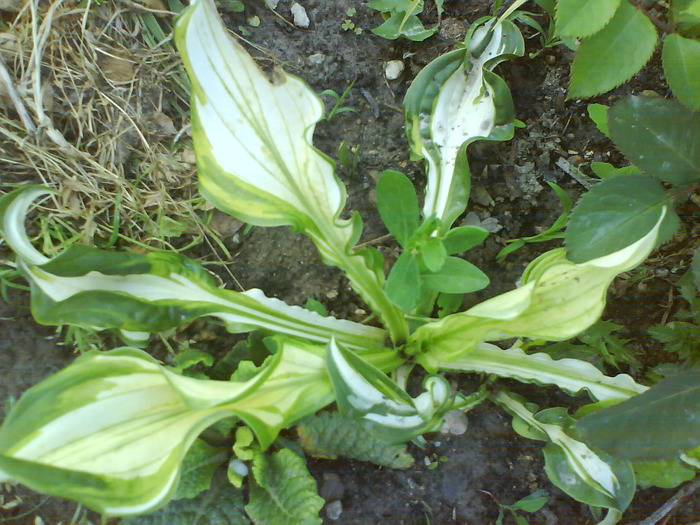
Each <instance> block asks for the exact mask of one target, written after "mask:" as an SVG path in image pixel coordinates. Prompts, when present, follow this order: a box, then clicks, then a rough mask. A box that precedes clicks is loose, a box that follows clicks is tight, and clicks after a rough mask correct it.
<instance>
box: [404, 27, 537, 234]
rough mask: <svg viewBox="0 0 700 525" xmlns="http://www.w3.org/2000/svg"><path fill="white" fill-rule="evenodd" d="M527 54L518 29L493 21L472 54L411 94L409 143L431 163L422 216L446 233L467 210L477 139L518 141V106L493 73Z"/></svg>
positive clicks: (434, 68) (439, 66)
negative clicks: (470, 149)
mask: <svg viewBox="0 0 700 525" xmlns="http://www.w3.org/2000/svg"><path fill="white" fill-rule="evenodd" d="M523 52H524V44H523V38H522V35H521V34H520V31H519V30H518V28H517V27H516V26H515V24H513V23H512V22H511V21H509V20H503V21H497V20H495V19H492V20H490V21H488V22H487V23H485V24H484V25H482V26H480V27H478V28H474V29H473V36H472V38H471V40H470V42H469V47H468V49H459V50H457V51H452V52H451V53H447V54H445V55H442V56H440V57H438V58H437V59H435V60H433V61H432V62H431V63H430V64H428V65H427V66H426V67H425V68H424V69H423V70H422V71H421V72H420V73H419V74H418V75H417V76H416V78H415V80H414V81H413V83H412V84H411V86H410V87H409V89H408V91H407V92H406V98H405V99H404V105H403V107H404V114H405V118H406V134H407V137H408V141H409V144H410V146H411V149H412V150H413V153H414V154H415V155H417V156H418V157H420V158H425V160H426V172H427V175H428V183H427V186H426V190H425V203H424V206H423V215H424V217H425V218H426V219H427V218H429V217H432V216H435V217H437V218H439V219H440V220H441V221H442V225H441V229H442V231H443V232H444V231H447V230H448V229H449V227H450V226H451V225H452V223H453V222H454V220H455V219H456V218H457V217H458V216H459V215H460V214H461V213H462V212H463V211H464V210H465V208H466V205H467V199H468V196H469V185H470V179H469V165H468V164H467V162H466V146H467V145H468V144H469V143H471V142H473V141H475V140H477V139H488V140H509V139H510V138H512V136H513V101H512V99H511V96H510V92H509V91H508V87H507V86H506V85H505V82H504V81H503V80H502V79H501V78H500V77H498V76H497V75H495V74H494V73H492V72H491V70H492V69H493V68H494V67H496V66H497V65H498V64H499V63H501V62H502V61H504V60H506V59H508V58H511V57H513V56H522V54H523Z"/></svg>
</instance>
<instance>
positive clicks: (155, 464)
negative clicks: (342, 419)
mask: <svg viewBox="0 0 700 525" xmlns="http://www.w3.org/2000/svg"><path fill="white" fill-rule="evenodd" d="M276 342H277V345H278V347H279V348H278V350H277V352H276V353H275V354H274V355H273V356H271V357H270V358H269V359H268V360H267V361H266V363H265V364H264V365H263V366H262V369H261V371H260V372H259V373H258V374H257V375H256V376H255V377H253V378H252V379H250V380H248V381H245V382H226V381H212V380H201V379H194V378H190V377H184V376H180V375H177V374H176V373H174V372H171V371H169V370H168V369H166V368H164V367H162V366H160V365H159V364H158V363H157V361H156V360H155V359H153V358H152V357H150V356H148V355H147V354H146V353H144V352H142V351H140V350H136V349H131V348H121V349H117V350H114V351H111V352H105V353H98V352H90V353H88V354H85V355H83V356H81V357H80V358H78V359H77V360H76V361H75V362H74V363H73V364H72V365H70V366H69V367H67V368H65V369H64V370H62V371H61V372H58V373H57V374H55V375H53V376H51V377H49V378H48V379H46V380H45V381H43V382H42V383H40V384H38V385H37V386H35V387H33V388H31V389H30V390H29V391H27V392H26V393H25V394H24V395H23V396H22V398H21V399H20V400H19V402H18V403H17V404H16V405H15V406H14V407H13V409H12V410H11V411H10V414H9V415H8V417H7V419H6V420H5V422H4V424H3V426H2V428H0V481H9V480H13V481H19V482H21V483H23V484H25V485H27V486H28V487H30V488H32V489H34V490H37V491H40V492H45V493H47V494H52V495H56V496H61V497H66V498H70V499H74V500H76V501H78V502H80V503H83V504H85V505H86V506H88V507H90V508H92V509H94V510H96V511H98V512H101V513H104V514H106V515H111V516H117V515H119V516H121V515H130V514H138V513H143V512H147V511H150V510H153V509H155V508H157V507H159V506H161V505H162V504H164V503H165V502H166V501H167V500H168V499H169V498H170V497H171V496H172V495H173V493H174V491H175V488H176V487H177V480H178V476H179V470H180V465H181V462H182V460H183V458H184V456H185V453H186V451H187V449H188V448H189V446H190V445H191V444H192V442H193V441H194V439H195V438H196V437H197V435H198V434H199V433H200V432H201V431H202V430H204V429H205V428H206V427H208V426H209V425H211V424H213V423H214V422H216V421H217V420H219V419H222V418H224V417H229V416H232V415H235V416H238V417H240V418H242V419H243V420H244V421H245V422H246V423H247V424H248V425H249V426H250V427H251V428H252V429H253V431H254V432H255V433H256V435H257V437H258V440H259V441H260V443H261V446H262V447H267V446H268V445H269V444H270V443H271V442H272V441H273V440H274V439H275V437H276V436H277V433H278V432H279V431H280V430H281V429H282V428H284V427H286V426H288V425H290V424H291V423H293V422H294V421H296V420H298V419H300V418H302V417H304V416H306V415H308V414H311V413H313V412H315V411H316V410H318V409H320V408H322V407H323V406H325V405H327V404H329V403H331V402H332V401H333V390H332V387H331V383H330V379H329V377H328V374H327V372H326V367H325V360H324V349H323V347H318V346H314V345H308V344H303V343H300V342H297V341H292V340H289V339H283V338H276Z"/></svg>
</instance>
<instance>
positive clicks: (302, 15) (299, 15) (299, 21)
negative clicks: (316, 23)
mask: <svg viewBox="0 0 700 525" xmlns="http://www.w3.org/2000/svg"><path fill="white" fill-rule="evenodd" d="M290 11H291V12H292V16H293V17H294V25H295V26H297V27H303V28H307V27H309V15H307V14H306V9H304V8H303V7H302V6H301V5H300V4H297V3H296V2H294V3H293V4H292V7H291V8H290Z"/></svg>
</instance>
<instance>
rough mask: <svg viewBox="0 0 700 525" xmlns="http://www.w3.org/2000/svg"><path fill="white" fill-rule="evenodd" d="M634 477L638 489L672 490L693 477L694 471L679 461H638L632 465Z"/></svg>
mask: <svg viewBox="0 0 700 525" xmlns="http://www.w3.org/2000/svg"><path fill="white" fill-rule="evenodd" d="M634 476H635V479H636V481H637V485H639V487H640V488H643V489H645V488H648V487H659V488H662V489H672V488H674V487H677V486H678V485H680V484H681V483H685V482H686V481H690V480H691V479H693V478H694V477H695V470H693V469H692V468H688V467H687V466H684V465H683V464H681V462H680V461H679V460H667V461H639V462H635V463H634Z"/></svg>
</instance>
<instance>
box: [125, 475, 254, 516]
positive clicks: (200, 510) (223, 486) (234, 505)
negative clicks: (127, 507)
mask: <svg viewBox="0 0 700 525" xmlns="http://www.w3.org/2000/svg"><path fill="white" fill-rule="evenodd" d="M217 481H218V482H217V483H216V484H215V486H214V488H212V489H209V490H207V491H206V492H202V493H200V494H198V495H197V497H195V498H192V499H181V500H177V501H171V502H170V503H168V504H167V505H166V506H165V507H163V508H162V509H160V510H158V511H156V512H153V513H151V514H143V515H141V516H133V517H129V518H125V519H122V520H121V521H120V522H119V523H120V525H165V524H167V525H249V524H250V520H249V519H248V518H247V517H246V515H245V513H244V511H243V495H242V494H241V492H240V491H239V490H236V489H235V488H233V487H232V486H231V485H230V484H229V483H227V482H226V481H225V480H224V479H218V480H217Z"/></svg>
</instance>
